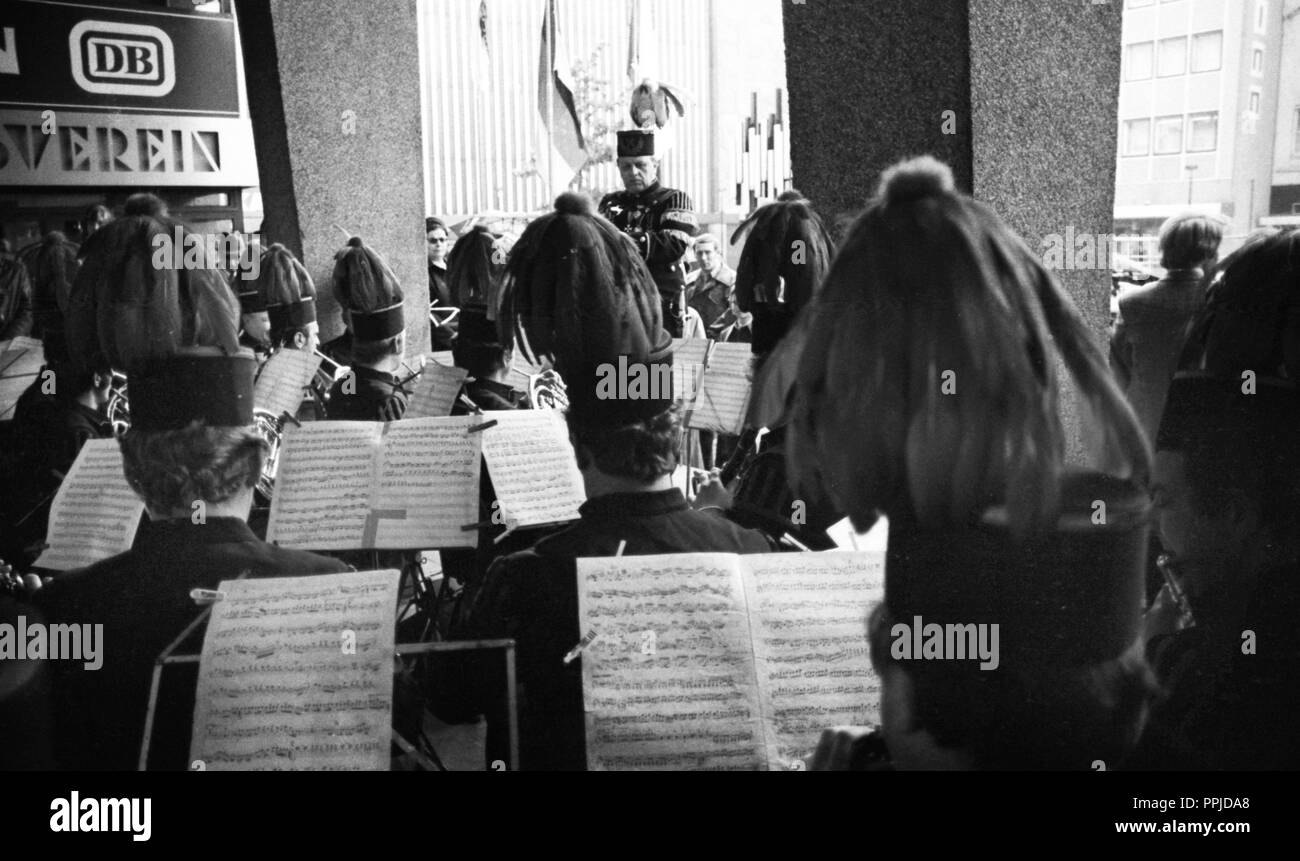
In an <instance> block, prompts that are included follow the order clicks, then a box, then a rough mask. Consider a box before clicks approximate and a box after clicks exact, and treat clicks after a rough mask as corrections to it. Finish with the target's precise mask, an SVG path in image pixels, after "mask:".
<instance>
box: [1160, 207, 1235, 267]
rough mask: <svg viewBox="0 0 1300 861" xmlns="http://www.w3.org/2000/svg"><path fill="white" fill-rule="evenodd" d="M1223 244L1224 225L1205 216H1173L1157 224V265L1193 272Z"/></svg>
mask: <svg viewBox="0 0 1300 861" xmlns="http://www.w3.org/2000/svg"><path fill="white" fill-rule="evenodd" d="M1222 241H1223V223H1222V222H1220V221H1219V220H1218V219H1217V218H1211V217H1209V216H1208V215H1194V214H1186V215H1175V216H1174V217H1173V218H1170V219H1169V220H1167V221H1166V222H1165V223H1164V224H1162V225H1160V265H1161V266H1163V267H1164V268H1166V269H1192V268H1194V267H1197V266H1202V265H1204V264H1205V263H1206V261H1209V260H1213V259H1214V256H1215V255H1216V254H1218V252H1219V243H1220V242H1222Z"/></svg>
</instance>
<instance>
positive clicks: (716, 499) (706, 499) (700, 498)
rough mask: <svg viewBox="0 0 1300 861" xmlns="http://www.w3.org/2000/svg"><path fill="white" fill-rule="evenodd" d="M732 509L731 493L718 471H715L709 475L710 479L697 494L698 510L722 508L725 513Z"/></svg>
mask: <svg viewBox="0 0 1300 861" xmlns="http://www.w3.org/2000/svg"><path fill="white" fill-rule="evenodd" d="M730 507H731V491H729V490H727V488H726V487H725V486H724V485H723V483H722V479H721V478H719V477H718V471H717V470H716V469H715V470H714V471H713V472H712V473H710V474H709V478H708V480H707V481H705V482H704V484H702V485H700V488H699V489H698V490H697V491H696V492H695V508H696V510H699V509H704V508H721V509H723V510H724V511H725V510H726V509H728V508H730Z"/></svg>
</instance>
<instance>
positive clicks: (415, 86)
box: [236, 0, 429, 349]
mask: <svg viewBox="0 0 1300 861" xmlns="http://www.w3.org/2000/svg"><path fill="white" fill-rule="evenodd" d="M236 8H237V11H238V14H239V16H240V35H241V37H242V39H243V44H244V62H245V67H246V74H247V82H248V96H249V106H250V109H251V111H252V115H253V133H254V138H255V141H256V146H257V155H258V169H259V172H260V174H261V180H262V197H263V201H264V209H265V213H266V218H265V221H264V230H265V232H266V235H267V239H268V240H270V241H279V242H283V243H284V244H285V245H286V246H288V247H289V248H291V249H293V251H294V253H296V254H298V255H299V256H300V257H301V258H302V259H303V261H304V262H305V264H306V265H307V268H308V270H309V271H310V272H311V275H312V278H313V279H314V280H315V282H316V287H317V291H318V292H319V294H320V298H319V300H318V301H319V305H320V318H321V337H322V339H324V340H328V339H330V338H333V337H335V336H337V335H338V334H340V333H341V332H342V331H343V322H342V318H341V316H340V314H339V310H338V303H337V302H336V301H335V300H334V297H333V295H332V293H331V289H330V273H331V272H332V271H333V265H334V254H335V252H337V251H338V250H340V249H342V248H343V246H344V244H345V243H346V241H347V237H346V236H345V235H344V232H343V231H341V230H340V229H339V228H343V230H345V231H347V232H348V233H353V234H357V235H360V236H361V237H362V238H363V239H365V241H366V243H367V244H368V245H370V246H372V247H374V248H375V249H376V250H378V251H379V252H380V253H381V254H382V255H383V256H384V258H385V259H386V260H387V261H388V263H389V265H390V266H392V268H393V271H394V272H395V273H396V274H397V277H398V280H399V281H400V282H401V284H402V289H403V291H404V293H405V296H406V319H407V335H408V339H409V340H411V341H412V342H413V343H414V344H418V345H421V348H422V349H427V347H428V342H429V312H428V307H429V285H428V272H427V269H426V264H425V250H424V249H425V242H424V192H423V186H422V181H421V171H422V170H423V166H422V162H421V157H420V66H419V43H418V38H419V31H418V28H417V26H416V13H415V0H385V2H383V3H365V4H361V3H348V2H345V0H313V2H311V3H302V2H293V0H237V3H236ZM348 112H350V113H348Z"/></svg>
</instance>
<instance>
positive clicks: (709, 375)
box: [689, 344, 753, 434]
mask: <svg viewBox="0 0 1300 861" xmlns="http://www.w3.org/2000/svg"><path fill="white" fill-rule="evenodd" d="M752 358H753V354H752V353H751V352H750V345H749V344H714V345H713V350H712V352H711V353H710V354H709V366H708V368H707V369H706V370H705V371H704V382H703V384H701V386H700V391H699V393H698V394H697V395H696V398H695V409H694V411H692V413H691V419H690V422H689V427H692V428H697V429H699V430H712V431H718V432H720V433H729V434H739V433H740V432H741V430H742V429H743V427H744V423H745V408H746V406H747V405H748V404H749V390H750V385H751V382H752V373H753V372H752V370H751V360H752Z"/></svg>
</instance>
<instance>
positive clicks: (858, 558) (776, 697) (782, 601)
mask: <svg viewBox="0 0 1300 861" xmlns="http://www.w3.org/2000/svg"><path fill="white" fill-rule="evenodd" d="M741 561H742V563H743V567H744V570H745V585H746V589H745V592H746V595H747V596H748V599H749V610H750V625H751V627H752V629H753V633H754V659H755V666H756V671H757V675H758V681H759V688H760V691H761V693H762V697H763V716H764V723H765V725H766V728H767V732H768V736H767V760H768V763H769V767H770V768H772V769H775V770H789V769H801V768H803V767H804V763H803V762H802V761H803V760H810V759H811V757H812V755H813V753H814V751H816V749H817V742H818V740H819V739H820V737H821V734H822V730H824V729H826V728H827V727H832V726H840V725H847V726H871V725H874V724H877V723H879V721H880V683H879V680H878V678H877V676H876V674H875V672H874V671H873V670H872V668H871V658H870V654H869V651H868V647H867V637H866V628H865V624H864V622H865V620H866V617H867V614H868V613H869V612H870V610H871V608H872V607H873V606H874V605H875V604H876V603H878V602H880V601H882V600H884V595H885V555H884V553H883V552H876V553H868V552H863V553H840V552H836V553H765V554H759V555H752V556H743V557H741Z"/></svg>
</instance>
